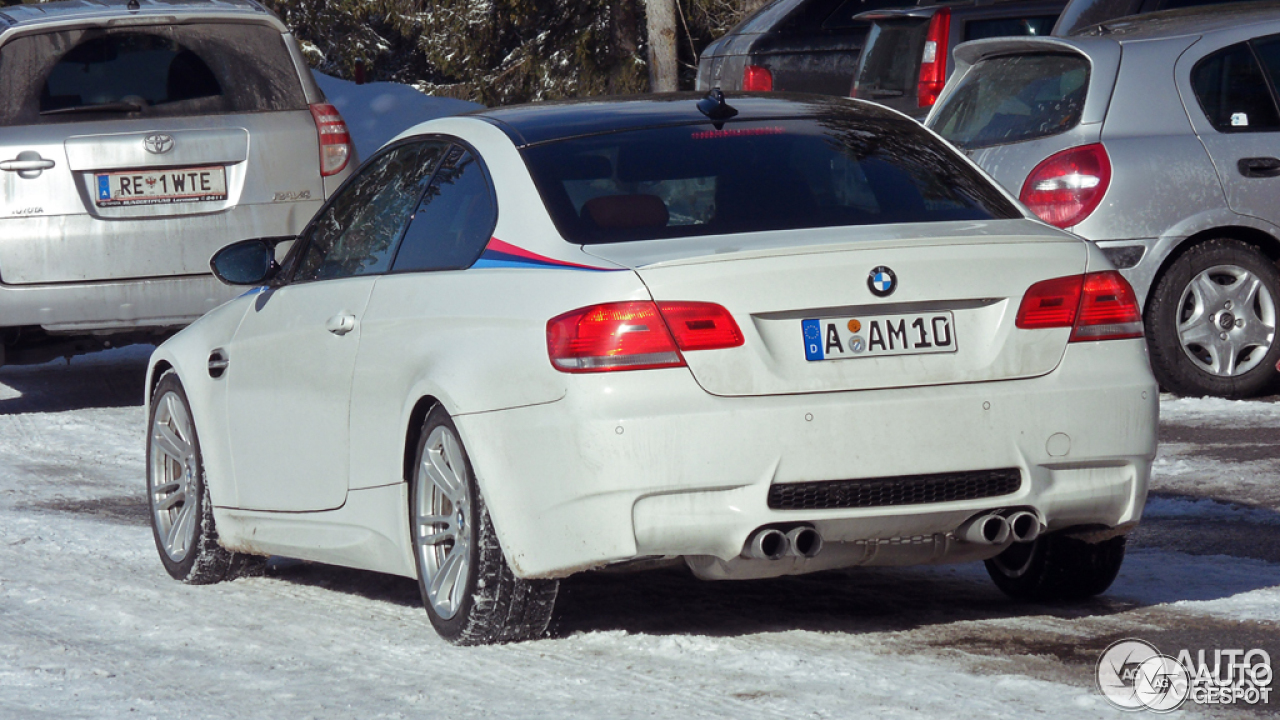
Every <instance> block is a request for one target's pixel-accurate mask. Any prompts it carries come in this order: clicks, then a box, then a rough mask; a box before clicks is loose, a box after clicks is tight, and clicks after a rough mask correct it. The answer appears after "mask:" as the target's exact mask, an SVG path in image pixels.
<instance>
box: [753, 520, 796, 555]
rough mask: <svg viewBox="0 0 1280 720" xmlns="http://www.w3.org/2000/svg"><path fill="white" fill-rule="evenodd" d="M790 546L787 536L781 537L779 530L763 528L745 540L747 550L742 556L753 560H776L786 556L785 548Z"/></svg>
mask: <svg viewBox="0 0 1280 720" xmlns="http://www.w3.org/2000/svg"><path fill="white" fill-rule="evenodd" d="M790 545H791V543H790V542H789V541H788V540H787V536H786V535H783V534H782V531H781V530H776V529H774V528H765V529H764V530H757V531H756V533H755V534H754V535H752V536H751V538H750V539H748V540H747V548H746V550H745V551H744V552H743V555H746V556H747V557H749V558H751V559H753V560H777V559H779V558H781V557H782V556H783V555H786V554H787V548H788V547H790Z"/></svg>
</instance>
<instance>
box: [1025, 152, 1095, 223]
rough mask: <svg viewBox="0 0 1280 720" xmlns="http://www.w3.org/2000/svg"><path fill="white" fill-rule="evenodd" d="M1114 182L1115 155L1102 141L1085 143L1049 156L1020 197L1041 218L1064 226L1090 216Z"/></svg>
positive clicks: (1028, 177) (1026, 184)
mask: <svg viewBox="0 0 1280 720" xmlns="http://www.w3.org/2000/svg"><path fill="white" fill-rule="evenodd" d="M1110 184H1111V158H1109V157H1107V150H1106V148H1104V147H1102V143H1093V144H1092V145H1081V146H1080V147H1075V148H1071V149H1070V150H1063V151H1062V152H1060V153H1054V154H1053V155H1050V156H1049V157H1047V158H1045V159H1044V161H1043V162H1041V163H1040V164H1039V165H1037V166H1036V167H1035V169H1034V170H1032V171H1031V174H1030V175H1028V176H1027V180H1026V182H1024V183H1022V192H1020V193H1018V199H1019V200H1021V201H1022V204H1024V205H1026V206H1027V208H1029V209H1030V210H1031V212H1033V213H1035V214H1036V215H1037V216H1039V217H1040V219H1041V220H1044V221H1045V222H1047V223H1049V224H1050V225H1053V226H1055V227H1060V228H1068V227H1071V226H1072V225H1078V224H1080V223H1081V222H1083V221H1084V219H1085V218H1087V217H1089V214H1090V213H1092V212H1093V211H1094V210H1096V209H1097V207H1098V203H1100V202H1102V196H1103V195H1106V194H1107V186H1108V185H1110Z"/></svg>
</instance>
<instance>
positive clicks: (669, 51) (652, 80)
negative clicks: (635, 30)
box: [644, 0, 679, 92]
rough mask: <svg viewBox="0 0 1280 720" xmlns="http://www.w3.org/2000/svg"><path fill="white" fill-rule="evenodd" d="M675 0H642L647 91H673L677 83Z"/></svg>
mask: <svg viewBox="0 0 1280 720" xmlns="http://www.w3.org/2000/svg"><path fill="white" fill-rule="evenodd" d="M676 2H677V0H644V7H645V18H646V21H647V25H648V31H649V90H650V92H674V91H675V90H676V89H677V86H678V84H679V70H678V68H677V67H676Z"/></svg>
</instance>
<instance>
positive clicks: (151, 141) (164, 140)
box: [142, 133, 173, 155]
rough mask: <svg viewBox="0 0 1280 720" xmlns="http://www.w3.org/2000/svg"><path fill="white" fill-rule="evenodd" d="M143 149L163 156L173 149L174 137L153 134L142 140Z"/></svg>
mask: <svg viewBox="0 0 1280 720" xmlns="http://www.w3.org/2000/svg"><path fill="white" fill-rule="evenodd" d="M142 147H144V148H146V149H147V152H149V153H151V154H153V155H163V154H165V153H167V152H169V151H170V150H172V149H173V136H172V135H165V134H164V133H152V134H150V135H148V136H146V137H145V138H143V139H142Z"/></svg>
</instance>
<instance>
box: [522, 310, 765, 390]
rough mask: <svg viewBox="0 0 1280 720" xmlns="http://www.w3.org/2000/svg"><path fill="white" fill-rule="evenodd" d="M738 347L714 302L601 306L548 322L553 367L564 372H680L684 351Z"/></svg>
mask: <svg viewBox="0 0 1280 720" xmlns="http://www.w3.org/2000/svg"><path fill="white" fill-rule="evenodd" d="M742 343H743V340H742V331H741V330H739V329H738V323H737V322H735V321H734V319H733V316H732V315H730V314H729V311H728V310H725V309H724V308H723V307H721V306H720V305H716V304H714V303H703V302H663V303H653V302H648V301H636V302H619V303H605V304H602V305H592V306H590V307H585V308H579V309H577V310H573V311H570V312H567V313H565V314H563V315H559V316H557V317H554V318H552V319H551V320H549V321H547V353H548V355H550V357H551V365H552V366H553V367H554V368H555V369H557V370H559V371H561V372H568V373H585V372H607V371H610V370H645V369H650V368H665V367H681V366H683V365H684V364H685V362H684V356H683V355H681V354H680V353H681V352H682V351H683V352H690V351H694V350H714V349H719V348H731V347H738V346H739V345H741V344H742Z"/></svg>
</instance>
